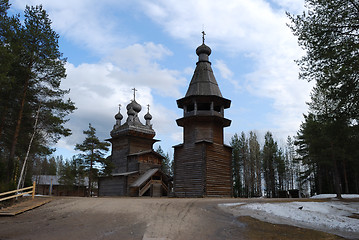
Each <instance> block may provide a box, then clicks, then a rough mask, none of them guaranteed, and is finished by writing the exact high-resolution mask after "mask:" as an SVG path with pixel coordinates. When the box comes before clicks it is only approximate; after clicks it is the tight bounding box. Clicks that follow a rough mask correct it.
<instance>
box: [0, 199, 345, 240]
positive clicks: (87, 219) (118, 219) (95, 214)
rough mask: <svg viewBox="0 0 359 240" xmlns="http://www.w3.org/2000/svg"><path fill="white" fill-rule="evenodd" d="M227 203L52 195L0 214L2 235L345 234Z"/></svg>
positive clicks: (197, 236)
mask: <svg viewBox="0 0 359 240" xmlns="http://www.w3.org/2000/svg"><path fill="white" fill-rule="evenodd" d="M243 201H250V200H243ZM226 202H238V199H209V198H204V199H200V198H198V199H177V198H74V197H64V198H55V199H54V200H53V201H52V202H50V203H48V204H46V205H44V206H41V207H39V208H37V209H34V210H31V211H29V212H25V213H23V214H20V215H17V216H15V217H0V240H5V239H37V240H41V239H179V240H181V239H285V240H286V239H343V238H340V237H338V236H335V235H331V234H327V233H323V232H319V231H314V230H308V229H303V228H298V227H292V226H287V225H280V224H271V223H265V222H261V221H258V220H255V219H253V218H251V217H245V216H241V217H234V216H233V215H231V214H229V213H226V212H224V211H222V210H221V209H220V208H219V207H218V203H226Z"/></svg>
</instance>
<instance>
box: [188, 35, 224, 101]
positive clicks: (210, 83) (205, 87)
mask: <svg viewBox="0 0 359 240" xmlns="http://www.w3.org/2000/svg"><path fill="white" fill-rule="evenodd" d="M205 35H206V34H205V32H204V31H203V32H202V42H203V43H202V45H200V46H199V47H198V48H197V49H196V54H197V55H198V62H197V66H196V69H195V71H194V74H193V77H192V80H191V83H190V85H189V88H188V90H187V93H186V97H189V96H198V95H204V96H218V97H222V93H221V91H220V90H219V87H218V84H217V80H216V78H215V77H214V74H213V70H212V67H211V62H210V61H209V55H211V52H212V50H211V48H210V47H208V46H207V45H206V44H204V40H205V38H204V36H205Z"/></svg>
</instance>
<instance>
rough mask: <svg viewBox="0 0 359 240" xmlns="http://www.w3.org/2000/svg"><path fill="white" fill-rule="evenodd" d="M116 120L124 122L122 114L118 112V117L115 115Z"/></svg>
mask: <svg viewBox="0 0 359 240" xmlns="http://www.w3.org/2000/svg"><path fill="white" fill-rule="evenodd" d="M115 119H116V120H122V119H123V116H122V114H121V113H120V112H118V113H117V114H116V115H115Z"/></svg>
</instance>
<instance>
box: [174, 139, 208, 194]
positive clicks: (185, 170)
mask: <svg viewBox="0 0 359 240" xmlns="http://www.w3.org/2000/svg"><path fill="white" fill-rule="evenodd" d="M204 157H205V149H204V144H203V143H201V144H185V145H182V146H179V147H176V148H175V152H174V159H175V161H174V164H175V166H174V192H175V196H176V197H202V196H203V195H204V177H205V172H204V170H205V167H204Z"/></svg>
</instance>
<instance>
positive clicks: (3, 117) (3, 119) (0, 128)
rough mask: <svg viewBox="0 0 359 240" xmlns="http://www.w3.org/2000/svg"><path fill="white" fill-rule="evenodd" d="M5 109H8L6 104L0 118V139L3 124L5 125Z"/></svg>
mask: <svg viewBox="0 0 359 240" xmlns="http://www.w3.org/2000/svg"><path fill="white" fill-rule="evenodd" d="M7 109H8V106H5V109H4V112H3V115H2V116H1V120H0V121H1V122H0V139H1V136H2V133H3V129H4V126H5V116H6V112H7Z"/></svg>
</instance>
